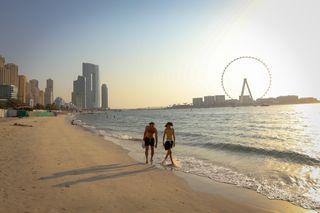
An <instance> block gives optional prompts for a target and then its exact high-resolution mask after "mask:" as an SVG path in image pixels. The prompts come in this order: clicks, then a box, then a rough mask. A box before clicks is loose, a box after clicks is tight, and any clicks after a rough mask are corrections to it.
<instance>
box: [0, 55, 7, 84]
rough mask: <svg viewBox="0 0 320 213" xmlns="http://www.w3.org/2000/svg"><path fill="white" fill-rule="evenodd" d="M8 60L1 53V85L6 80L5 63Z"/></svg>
mask: <svg viewBox="0 0 320 213" xmlns="http://www.w3.org/2000/svg"><path fill="white" fill-rule="evenodd" d="M5 62H6V60H5V58H4V57H3V56H2V55H0V85H2V84H3V82H4V64H5Z"/></svg>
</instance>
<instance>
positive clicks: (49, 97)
mask: <svg viewBox="0 0 320 213" xmlns="http://www.w3.org/2000/svg"><path fill="white" fill-rule="evenodd" d="M44 104H45V105H48V104H49V105H50V104H53V80H52V79H50V78H49V79H47V87H46V88H45V92H44Z"/></svg>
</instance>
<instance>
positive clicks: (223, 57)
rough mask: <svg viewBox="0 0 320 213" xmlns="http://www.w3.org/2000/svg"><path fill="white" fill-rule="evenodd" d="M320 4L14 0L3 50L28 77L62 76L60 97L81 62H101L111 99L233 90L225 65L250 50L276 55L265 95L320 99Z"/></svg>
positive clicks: (138, 103)
mask: <svg viewBox="0 0 320 213" xmlns="http://www.w3.org/2000/svg"><path fill="white" fill-rule="evenodd" d="M319 4H320V3H319V2H317V1H312V0H308V1H286V0H285V1H281V2H278V1H259V2H252V1H242V0H239V1H228V2H222V1H197V2H195V1H163V2H149V1H139V2H135V3H133V2H130V1H123V2H117V1H108V2H104V1H90V2H89V1H77V3H75V1H68V2H63V1H60V2H57V3H52V2H50V1H36V0H32V1H30V2H19V1H5V2H3V4H2V5H3V8H6V10H5V11H2V13H1V14H0V23H1V26H3V28H4V29H6V30H5V31H3V32H2V34H1V35H0V41H1V46H0V54H2V55H4V56H5V57H6V61H7V63H15V64H17V65H18V66H19V68H20V70H19V72H21V73H22V74H23V75H25V76H27V77H28V79H38V80H39V81H41V82H44V81H45V80H46V79H47V77H48V76H54V77H55V79H54V80H55V96H56V97H58V96H60V97H63V98H64V99H65V100H66V101H67V102H70V101H71V91H72V82H73V80H74V79H75V78H76V77H77V75H78V73H79V70H80V69H81V65H80V64H81V62H82V61H90V62H92V63H93V64H99V68H100V70H101V72H100V76H99V77H100V82H108V87H109V88H112V89H111V90H110V94H109V97H110V98H109V102H110V107H111V108H135V107H148V106H150V107H152V106H168V105H171V104H174V103H185V102H188V103H189V102H190V100H191V99H192V98H193V97H198V96H204V95H207V96H208V95H212V94H224V93H223V91H222V88H221V84H220V78H221V74H222V71H223V69H224V67H225V66H226V64H227V63H228V62H229V61H230V60H232V59H233V58H236V57H239V56H243V55H252V56H255V57H259V58H261V59H262V60H264V61H265V62H266V63H267V64H268V66H269V68H270V70H271V72H272V77H273V79H272V80H273V81H272V87H271V90H270V92H269V93H268V94H267V96H266V97H277V96H281V95H292V94H296V95H298V96H300V97H308V96H312V97H316V98H318V99H319V98H320V92H319V91H318V90H315V89H314V88H317V85H318V80H317V79H319V78H318V77H319V76H318V75H319V74H318V69H319V67H320V61H319V60H317V57H316V56H317V55H318V50H319V48H320V42H319V41H318V39H317V38H318V37H319V36H320V27H318V25H317V20H318V19H319V15H318V12H317V8H318V6H320V5H319ZM84 11H87V13H84ZM88 11H89V12H88ZM9 13H10V14H9ZM284 13H285V14H286V15H285V16H283V14H284ZM30 14H32V16H30ZM83 14H86V15H83ZM149 82H152V83H150V84H149ZM251 84H252V82H251V81H250V87H251ZM100 86H101V85H100ZM251 89H252V90H253V91H254V90H255V88H251ZM100 90H101V88H100V87H99V88H98V91H100ZM234 90H235V91H239V90H241V88H234ZM168 94H169V95H168ZM239 95H240V94H239ZM99 101H100V99H99Z"/></svg>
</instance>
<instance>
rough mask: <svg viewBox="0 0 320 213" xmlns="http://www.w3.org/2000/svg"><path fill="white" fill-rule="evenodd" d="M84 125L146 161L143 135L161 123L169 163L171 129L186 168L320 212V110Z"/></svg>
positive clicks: (130, 113)
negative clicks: (166, 128) (148, 127)
mask: <svg viewBox="0 0 320 213" xmlns="http://www.w3.org/2000/svg"><path fill="white" fill-rule="evenodd" d="M76 119H77V121H76V122H77V123H78V124H80V125H82V126H83V127H85V128H87V129H89V130H91V131H93V132H95V133H97V134H99V135H101V136H103V137H105V138H106V139H107V140H111V141H113V142H115V143H117V144H119V145H121V146H122V147H124V148H126V149H128V150H129V151H130V153H131V155H132V156H134V157H135V158H136V159H137V160H139V161H141V162H144V153H143V149H142V148H141V141H142V136H143V131H144V128H145V126H146V124H147V123H149V122H150V121H154V122H155V123H156V127H157V128H158V132H159V142H160V145H159V147H158V149H157V150H156V155H155V164H156V165H158V164H159V163H160V162H161V161H162V160H163V158H164V155H165V152H164V150H163V147H162V146H161V142H162V134H163V130H164V124H165V123H166V122H167V121H172V122H173V124H174V128H175V131H176V137H177V139H176V144H177V145H176V147H175V148H174V149H173V154H174V157H175V158H176V160H178V161H179V162H180V164H181V168H178V169H177V170H180V171H182V172H186V173H192V174H196V175H199V176H204V177H208V178H210V179H212V180H215V181H218V182H224V183H229V184H234V185H238V186H241V187H245V188H249V189H252V190H255V191H257V192H259V193H261V194H264V195H266V196H267V197H269V198H271V199H283V200H288V201H290V202H292V203H294V204H297V205H300V206H302V207H305V208H312V209H316V210H317V211H318V212H320V137H319V136H320V105H319V104H315V105H291V106H289V105H288V106H269V107H236V108H210V109H186V110H182V109H180V110H123V111H119V112H116V111H108V112H103V113H94V114H80V115H77V117H76Z"/></svg>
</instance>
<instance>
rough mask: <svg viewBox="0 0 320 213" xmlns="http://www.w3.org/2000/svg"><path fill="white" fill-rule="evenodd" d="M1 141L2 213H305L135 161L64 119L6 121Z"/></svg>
mask: <svg viewBox="0 0 320 213" xmlns="http://www.w3.org/2000/svg"><path fill="white" fill-rule="evenodd" d="M14 123H20V124H24V125H32V127H28V126H14V125H13V124H14ZM0 138H1V140H0V180H1V181H0V193H1V198H0V212H8V213H10V212H24V213H26V212H28V213H34V212H310V211H308V210H305V209H302V208H300V207H297V206H295V205H292V204H290V203H288V202H285V201H274V200H269V199H267V198H266V197H264V196H262V195H260V194H257V193H255V192H252V191H249V190H246V189H243V188H239V187H236V186H232V185H226V184H221V183H219V184H218V183H214V182H213V181H210V182H209V180H203V179H201V178H198V177H191V176H190V177H185V176H187V175H185V174H183V175H179V174H178V175H176V174H175V172H172V171H170V170H163V169H159V168H156V167H155V166H153V165H150V164H148V165H145V164H143V163H141V162H137V161H136V160H133V159H132V158H131V157H130V156H129V155H128V152H127V151H126V150H124V149H123V148H121V147H120V146H118V145H116V144H114V143H112V142H111V141H106V140H104V138H103V137H99V136H98V135H95V134H92V133H91V132H90V131H85V130H84V129H83V128H82V127H80V126H76V125H71V124H70V123H69V122H68V121H67V120H66V116H58V117H47V118H24V119H13V120H6V121H3V122H0ZM143 154H144V153H143V150H141V155H143ZM156 154H157V152H156ZM182 176H184V177H182Z"/></svg>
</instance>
